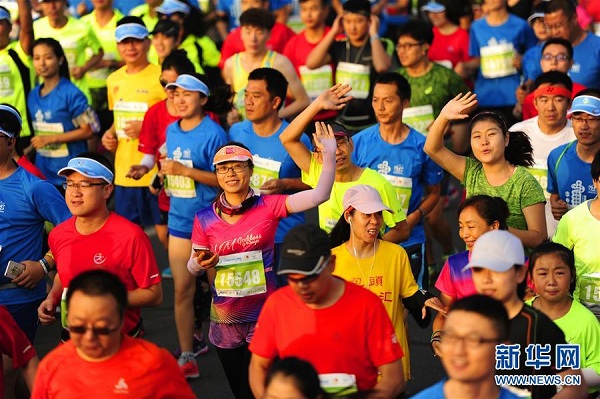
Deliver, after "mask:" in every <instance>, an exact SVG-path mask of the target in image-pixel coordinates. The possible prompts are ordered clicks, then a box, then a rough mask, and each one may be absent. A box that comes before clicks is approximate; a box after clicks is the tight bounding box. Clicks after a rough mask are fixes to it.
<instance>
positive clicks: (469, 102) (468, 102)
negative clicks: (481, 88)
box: [440, 91, 477, 121]
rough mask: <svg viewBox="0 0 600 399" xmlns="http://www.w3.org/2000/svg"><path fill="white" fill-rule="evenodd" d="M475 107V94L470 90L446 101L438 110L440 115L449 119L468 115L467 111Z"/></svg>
mask: <svg viewBox="0 0 600 399" xmlns="http://www.w3.org/2000/svg"><path fill="white" fill-rule="evenodd" d="M475 107H477V96H476V95H475V93H471V92H470V91H469V92H467V93H466V94H462V93H459V94H458V95H457V96H456V97H454V98H453V99H452V100H450V101H448V103H447V104H446V105H444V108H442V110H441V112H440V116H441V117H443V118H446V119H447V120H449V121H452V120H462V119H466V118H468V117H469V112H471V111H472V110H473V109H475Z"/></svg>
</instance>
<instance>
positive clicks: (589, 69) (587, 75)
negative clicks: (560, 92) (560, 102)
mask: <svg viewBox="0 0 600 399" xmlns="http://www.w3.org/2000/svg"><path fill="white" fill-rule="evenodd" d="M569 76H570V77H571V79H572V80H573V82H577V83H579V84H582V85H584V86H585V87H598V84H599V82H600V37H598V36H596V35H594V34H593V33H589V32H587V33H586V36H585V39H583V41H582V42H581V43H579V44H578V45H577V46H575V47H573V66H572V67H571V70H570V71H569Z"/></svg>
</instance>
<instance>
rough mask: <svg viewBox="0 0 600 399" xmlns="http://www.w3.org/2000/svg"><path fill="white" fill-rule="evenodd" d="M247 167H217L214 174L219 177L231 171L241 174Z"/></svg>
mask: <svg viewBox="0 0 600 399" xmlns="http://www.w3.org/2000/svg"><path fill="white" fill-rule="evenodd" d="M248 166H249V165H247V164H246V165H233V166H225V165H217V166H215V172H217V173H218V174H220V175H224V174H226V173H228V172H229V171H230V170H231V171H233V173H236V174H237V173H242V172H243V171H244V169H246V168H247V167H248Z"/></svg>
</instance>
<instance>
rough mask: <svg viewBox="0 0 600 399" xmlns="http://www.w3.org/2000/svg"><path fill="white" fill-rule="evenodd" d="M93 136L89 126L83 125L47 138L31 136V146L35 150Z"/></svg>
mask: <svg viewBox="0 0 600 399" xmlns="http://www.w3.org/2000/svg"><path fill="white" fill-rule="evenodd" d="M92 136H93V132H92V128H91V127H90V125H88V124H85V125H82V126H81V127H80V128H78V129H75V130H71V131H70V132H67V133H60V134H52V135H48V136H33V137H32V138H31V144H32V145H33V146H34V147H35V148H36V149H37V148H42V147H45V146H47V145H48V144H62V143H70V142H72V141H79V140H87V139H89V138H90V137H92Z"/></svg>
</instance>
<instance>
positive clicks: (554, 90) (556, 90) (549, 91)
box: [533, 86, 572, 98]
mask: <svg viewBox="0 0 600 399" xmlns="http://www.w3.org/2000/svg"><path fill="white" fill-rule="evenodd" d="M571 95H572V93H571V91H570V90H567V89H565V88H564V87H561V86H544V87H538V88H537V89H536V90H535V91H534V92H533V97H534V98H538V97H540V96H562V97H566V98H571Z"/></svg>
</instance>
